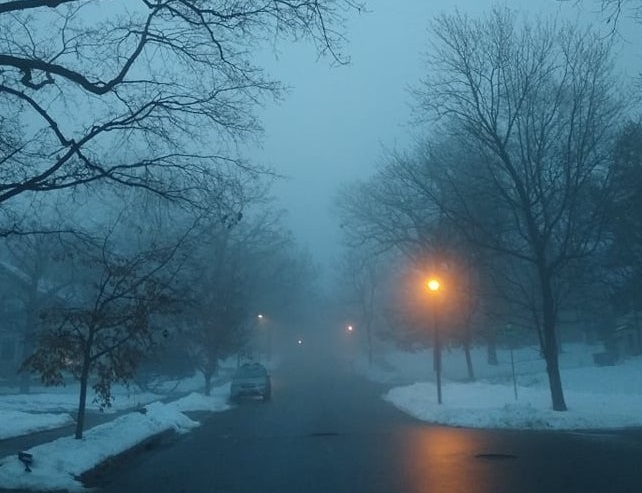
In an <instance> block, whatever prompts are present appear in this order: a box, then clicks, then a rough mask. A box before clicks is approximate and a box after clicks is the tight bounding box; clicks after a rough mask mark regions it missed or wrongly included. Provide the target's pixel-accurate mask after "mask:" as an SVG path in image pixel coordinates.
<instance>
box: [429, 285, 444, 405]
mask: <svg viewBox="0 0 642 493" xmlns="http://www.w3.org/2000/svg"><path fill="white" fill-rule="evenodd" d="M426 285H427V287H428V292H429V293H430V295H431V297H432V299H433V302H432V318H433V320H432V322H433V360H434V367H435V373H436V375H437V403H438V404H441V337H440V333H439V313H438V308H439V307H438V303H439V292H440V288H441V283H440V282H439V280H438V279H435V278H432V279H430V280H429V281H428V282H427V283H426Z"/></svg>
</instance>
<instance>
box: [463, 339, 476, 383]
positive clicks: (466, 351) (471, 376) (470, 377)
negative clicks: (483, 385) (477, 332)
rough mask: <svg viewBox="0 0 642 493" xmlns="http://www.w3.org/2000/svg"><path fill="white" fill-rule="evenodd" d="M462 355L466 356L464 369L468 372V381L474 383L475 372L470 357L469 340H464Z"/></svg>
mask: <svg viewBox="0 0 642 493" xmlns="http://www.w3.org/2000/svg"><path fill="white" fill-rule="evenodd" d="M464 354H465V355H466V369H467V370H468V381H469V382H474V381H475V371H474V370H473V359H472V357H471V355H470V340H469V339H468V338H466V340H465V341H464Z"/></svg>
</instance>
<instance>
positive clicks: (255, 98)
mask: <svg viewBox="0 0 642 493" xmlns="http://www.w3.org/2000/svg"><path fill="white" fill-rule="evenodd" d="M350 10H360V5H359V4H358V3H357V2H353V1H351V0H321V1H319V0H313V1H312V0H310V1H307V0H306V1H298V2H289V1H285V0H270V1H266V2H262V3H257V2H252V1H236V0H235V1H232V0H187V1H186V0H162V1H161V0H137V1H130V0H122V1H111V2H109V5H106V4H104V2H100V1H98V0H90V1H85V0H62V1H55V2H52V1H48V0H34V1H22V0H11V1H6V2H3V3H2V4H1V5H0V105H1V107H2V110H1V111H0V129H1V131H0V165H1V166H0V203H3V202H6V201H7V200H9V199H11V198H13V197H16V196H18V195H21V194H23V193H25V192H42V191H50V190H56V189H63V188H69V187H75V186H77V185H82V184H88V183H91V182H94V181H97V180H108V181H110V182H111V183H114V184H117V185H126V186H133V187H140V188H144V189H148V190H152V191H154V192H156V193H158V194H161V195H163V196H165V197H169V198H172V199H179V198H182V199H185V198H187V199H189V198H190V195H189V193H188V192H190V191H192V190H194V189H198V188H202V187H203V186H204V185H205V184H207V183H208V182H209V178H210V175H211V174H213V173H214V172H215V170H216V169H217V167H218V166H221V165H222V164H226V163H232V164H235V165H241V166H247V164H246V163H244V162H243V160H242V159H241V157H240V156H239V153H238V152H237V149H236V147H235V146H236V143H237V142H238V140H239V139H243V138H247V137H249V136H253V135H256V133H257V132H258V131H260V124H259V122H258V121H257V119H256V116H255V114H254V112H253V110H254V108H255V106H256V105H257V104H260V103H261V102H262V101H263V100H264V99H265V98H266V97H270V96H277V97H278V96H279V94H280V91H281V87H280V85H279V84H278V83H276V82H274V81H271V80H269V79H268V78H267V77H266V76H265V74H264V72H263V70H262V69H261V68H260V67H258V66H255V65H253V63H252V53H253V50H255V49H257V47H260V46H262V45H265V44H266V43H275V44H276V43H277V41H278V40H280V39H284V38H290V39H295V40H297V39H308V40H312V41H313V42H314V43H315V44H316V46H317V48H318V51H319V53H320V54H324V53H328V54H329V55H330V56H331V58H332V59H333V60H335V61H338V62H340V63H342V62H345V61H346V58H344V57H343V55H342V54H341V51H340V49H341V45H342V41H343V34H342V24H343V18H344V15H346V14H347V12H348V11H350ZM9 122H11V127H9V126H8V124H9ZM8 128H10V132H9V131H5V130H6V129H8ZM196 203H198V202H196Z"/></svg>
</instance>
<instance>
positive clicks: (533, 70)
mask: <svg viewBox="0 0 642 493" xmlns="http://www.w3.org/2000/svg"><path fill="white" fill-rule="evenodd" d="M432 32H433V35H434V39H435V41H434V44H433V46H432V47H431V49H430V52H429V55H428V62H429V67H430V68H429V75H428V76H427V77H426V78H425V79H424V80H423V81H422V83H421V84H420V85H418V87H417V89H416V92H415V95H416V98H417V102H418V104H419V107H420V108H421V111H423V112H424V114H423V115H424V116H425V117H427V118H434V119H437V120H440V119H441V120H440V121H441V122H443V123H445V124H444V125H442V126H441V127H438V128H440V130H441V131H444V132H449V133H450V134H452V135H454V136H455V137H456V138H457V139H458V140H457V142H458V143H459V145H461V146H467V147H468V149H470V150H471V151H472V155H477V156H479V159H478V160H477V162H480V163H481V166H479V167H477V168H476V169H474V173H475V178H476V180H475V181H474V182H473V185H474V188H466V189H464V188H461V187H460V188H458V185H457V183H456V179H455V176H454V174H451V175H450V176H448V174H447V173H444V174H445V175H446V177H447V178H449V179H450V183H451V185H452V188H453V190H454V191H455V192H457V193H456V195H457V196H458V197H459V199H460V203H459V204H458V205H457V206H456V207H454V206H453V205H452V204H450V205H445V204H442V205H444V207H442V210H443V212H444V213H445V214H448V215H450V216H451V217H452V218H453V220H454V221H455V222H456V223H458V224H460V226H461V230H462V231H463V232H467V233H471V232H476V233H477V240H480V239H481V240H482V242H481V243H482V244H483V246H485V247H486V248H488V249H492V250H493V251H495V252H499V253H502V254H504V255H507V256H510V257H512V258H514V259H516V260H519V261H521V262H523V263H524V264H525V265H526V266H528V268H530V269H531V271H532V279H533V283H534V285H535V286H536V289H535V294H536V296H537V303H538V310H537V315H538V316H539V321H540V323H541V331H542V345H543V347H542V352H543V355H544V358H545V360H546V368H547V373H548V378H549V384H550V390H551V397H552V404H553V408H554V409H555V410H559V411H562V410H566V408H567V407H566V402H565V399H564V393H563V389H562V383H561V379H560V372H559V363H558V340H557V339H558V333H557V332H558V331H557V327H558V310H559V299H560V298H559V294H560V290H562V289H564V285H563V284H564V283H563V279H564V272H565V270H567V269H568V268H570V266H572V265H573V264H574V263H576V262H579V261H580V260H581V259H583V258H585V257H586V256H588V255H590V254H591V253H592V252H593V251H594V250H595V248H596V247H597V246H598V245H599V242H600V239H601V233H602V231H603V227H604V219H605V217H604V214H603V212H604V210H605V206H606V204H607V200H608V199H609V190H610V188H609V173H608V169H607V168H608V167H607V166H606V163H607V161H606V156H607V153H608V152H609V151H608V149H609V146H610V143H611V140H612V130H613V129H614V128H616V127H617V125H618V123H619V118H620V117H621V115H622V107H623V106H622V105H621V104H620V102H619V99H618V95H617V87H618V84H617V82H616V80H615V78H614V73H613V69H612V61H611V55H610V46H609V44H608V42H607V41H605V40H604V39H602V38H600V37H599V36H598V35H597V34H595V33H593V32H592V31H591V30H590V29H580V28H578V27H573V26H570V25H564V26H557V25H555V24H553V23H550V22H547V21H545V20H538V21H536V22H534V23H527V22H525V21H524V22H520V21H519V20H518V19H517V17H516V15H515V14H514V13H513V12H512V11H510V10H509V9H507V8H498V9H495V10H493V11H492V12H490V13H489V14H488V15H487V16H485V17H483V18H480V19H473V18H470V17H468V16H466V15H463V14H460V13H457V14H454V15H442V16H440V17H438V18H437V19H436V20H435V22H434V24H433V26H432ZM447 165H448V164H447V161H444V162H443V163H442V166H447ZM469 169H470V167H469ZM468 184H469V185H470V180H468ZM480 195H481V196H483V197H486V198H487V199H488V200H489V201H490V203H491V204H492V205H493V207H496V208H500V209H501V210H504V211H508V214H505V215H503V216H497V217H500V218H501V219H502V221H501V223H499V224H496V225H494V227H492V228H491V227H489V224H488V222H485V221H481V220H480V218H479V215H478V214H475V213H474V208H472V206H473V203H472V202H471V200H470V198H471V196H475V198H476V201H477V202H478V198H479V196H480Z"/></svg>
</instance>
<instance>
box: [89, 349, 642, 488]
mask: <svg viewBox="0 0 642 493" xmlns="http://www.w3.org/2000/svg"><path fill="white" fill-rule="evenodd" d="M315 356H318V355H314V354H308V355H305V354H303V353H302V354H301V357H300V358H299V359H298V360H297V359H294V360H290V361H289V363H288V364H285V365H284V366H283V367H282V368H281V370H280V371H279V372H278V373H277V374H275V375H274V378H273V400H272V401H271V402H268V403H264V402H261V401H254V400H252V401H248V402H243V403H241V404H240V405H239V406H237V407H235V408H233V409H232V410H230V411H227V412H224V413H218V414H212V415H208V417H207V418H206V419H205V420H204V421H203V426H202V427H200V428H199V429H197V430H195V431H193V432H192V433H189V434H187V435H183V436H181V437H180V438H178V439H176V440H174V441H172V442H171V443H166V444H164V445H163V446H160V447H157V448H155V449H152V450H148V451H145V452H144V453H142V454H140V455H139V456H137V457H135V458H132V459H131V460H129V461H127V462H126V463H125V464H124V465H122V466H119V467H118V468H116V469H114V470H112V471H111V472H110V474H109V476H108V477H107V478H106V483H105V484H104V485H103V486H101V488H100V490H99V491H102V492H105V493H106V492H119V493H124V492H144V491H153V492H158V493H162V492H172V493H178V492H190V493H198V492H203V493H205V492H207V493H270V492H275V493H276V492H278V493H289V492H292V493H305V492H310V493H314V492H319V493H321V492H323V493H330V492H346V493H347V492H349V493H357V492H368V493H379V492H386V493H391V492H404V493H414V492H421V493H436V492H444V493H459V492H461V493H464V492H465V493H473V492H474V493H503V492H506V493H508V492H511V493H529V492H541V493H557V492H564V493H573V492H578V493H580V492H581V493H588V492H599V493H607V492H640V491H642V433H640V431H635V430H631V431H627V432H617V433H557V432H502V431H486V430H473V429H463V428H445V427H440V426H431V425H428V424H425V423H422V422H419V421H417V420H414V419H413V418H410V417H408V416H407V415H405V414H404V413H402V412H400V411H398V410H396V409H395V408H394V407H392V406H391V405H390V404H388V403H386V402H385V401H383V400H382V399H381V398H380V396H381V393H382V392H383V391H385V388H383V387H380V386H377V385H374V384H371V383H368V382H365V381H364V380H361V379H359V378H357V377H355V376H354V375H352V374H351V373H350V372H349V369H348V368H347V366H346V365H344V364H343V363H342V362H340V361H338V360H330V361H322V362H321V363H322V364H320V365H314V364H311V362H314V360H315ZM317 359H320V358H317ZM315 368H316V369H315ZM641 412H642V410H641Z"/></svg>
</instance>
